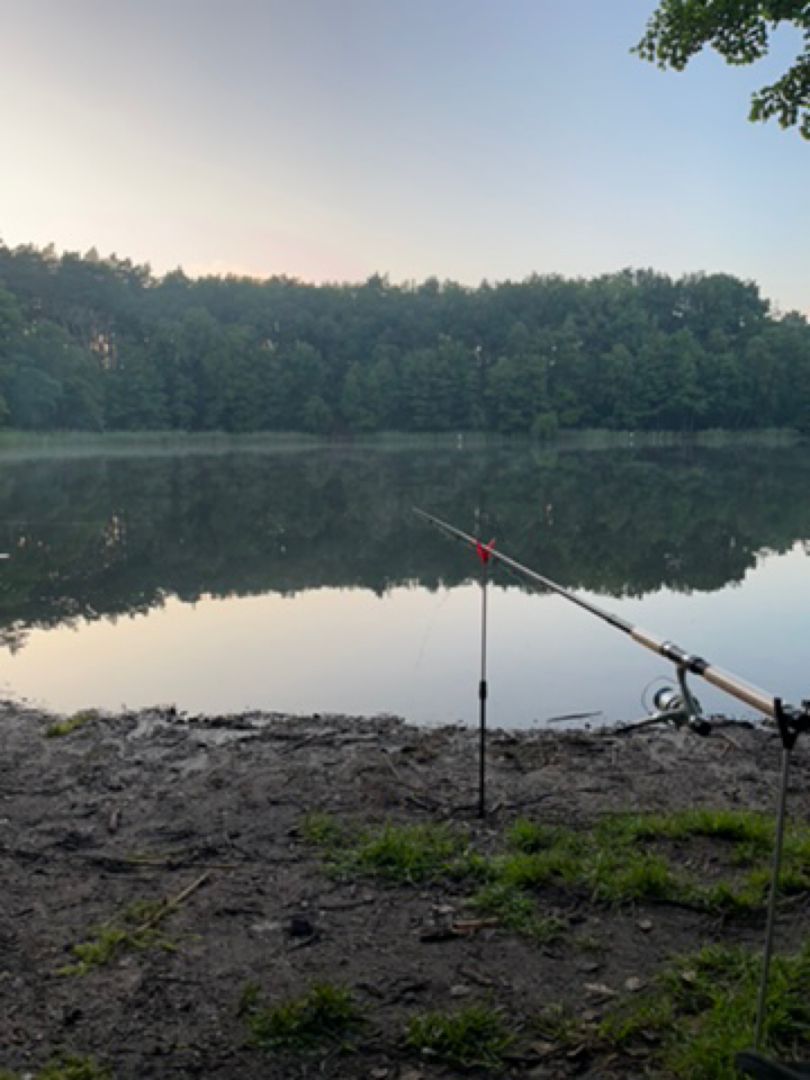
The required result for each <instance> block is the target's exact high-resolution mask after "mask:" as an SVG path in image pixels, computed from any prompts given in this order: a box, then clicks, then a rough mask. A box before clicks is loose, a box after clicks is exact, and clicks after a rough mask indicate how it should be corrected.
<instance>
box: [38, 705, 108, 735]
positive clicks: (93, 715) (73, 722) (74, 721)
mask: <svg viewBox="0 0 810 1080" xmlns="http://www.w3.org/2000/svg"><path fill="white" fill-rule="evenodd" d="M97 718H98V713H97V712H94V711H93V710H92V709H87V710H85V711H84V712H77V713H74V714H73V716H69V717H68V718H67V720H58V721H57V722H56V723H54V724H51V725H50V727H48V728H47V729H46V731H45V737H46V738H47V739H58V738H61V737H62V736H63V735H70V734H72V732H74V731H78V730H79V729H80V728H83V727H85V726H86V725H87V724H89V723H90V721H91V720H96V719H97Z"/></svg>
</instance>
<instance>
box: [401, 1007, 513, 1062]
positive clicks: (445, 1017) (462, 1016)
mask: <svg viewBox="0 0 810 1080" xmlns="http://www.w3.org/2000/svg"><path fill="white" fill-rule="evenodd" d="M513 1038H514V1035H513V1033H512V1032H511V1031H510V1030H509V1029H508V1028H507V1026H506V1024H505V1023H504V1021H503V1018H502V1016H501V1014H500V1013H499V1012H498V1011H497V1010H495V1009H489V1008H486V1007H485V1006H482V1005H470V1006H468V1007H467V1008H466V1009H461V1010H460V1011H458V1012H454V1013H444V1012H430V1013H423V1014H422V1015H420V1016H415V1017H413V1018H412V1019H411V1021H410V1023H409V1025H408V1033H407V1043H408V1045H409V1046H410V1047H412V1048H413V1049H414V1050H418V1051H419V1052H420V1053H422V1054H426V1055H429V1056H432V1057H435V1058H438V1059H439V1060H440V1061H442V1062H444V1063H445V1064H447V1065H454V1066H457V1067H460V1068H462V1069H470V1068H482V1069H487V1070H489V1071H491V1072H497V1071H499V1070H500V1069H502V1068H503V1065H504V1053H505V1051H506V1049H507V1048H508V1046H509V1045H510V1043H511V1042H512V1040H513Z"/></svg>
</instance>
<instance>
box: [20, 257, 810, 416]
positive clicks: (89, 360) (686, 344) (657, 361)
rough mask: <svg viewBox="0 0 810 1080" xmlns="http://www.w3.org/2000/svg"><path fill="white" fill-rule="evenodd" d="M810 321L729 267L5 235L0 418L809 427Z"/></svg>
mask: <svg viewBox="0 0 810 1080" xmlns="http://www.w3.org/2000/svg"><path fill="white" fill-rule="evenodd" d="M808 414H810V327H809V326H808V324H807V322H806V320H805V319H804V318H803V317H801V316H799V315H796V314H790V315H786V316H775V315H774V314H772V313H771V312H770V310H769V305H768V303H767V302H766V301H765V300H763V299H762V297H760V295H759V291H758V289H757V287H756V286H755V285H753V284H751V283H745V282H741V281H739V280H737V279H736V278H733V277H730V276H728V275H724V274H712V275H708V276H704V275H696V276H690V277H684V278H681V279H679V280H672V279H671V278H669V277H667V276H665V275H662V274H657V273H655V272H653V271H651V270H642V271H631V270H625V271H622V272H621V273H618V274H611V275H606V276H604V277H600V278H596V279H594V280H592V281H582V280H576V281H570V280H564V279H563V278H560V277H557V276H546V277H536V276H535V277H531V278H529V279H527V280H526V281H524V282H521V283H514V282H505V283H502V284H499V285H490V284H487V283H484V284H482V285H481V286H480V287H479V288H477V289H468V288H463V287H462V286H459V285H457V284H453V283H450V282H446V283H440V282H438V281H436V280H435V279H429V280H428V281H425V282H424V283H422V284H420V285H413V284H410V285H401V286H396V285H392V284H391V283H390V282H389V281H388V280H387V279H386V278H384V277H380V276H378V275H375V276H374V277H372V278H370V279H369V280H368V281H366V282H365V283H363V284H360V285H325V286H318V287H316V286H312V285H304V284H302V283H300V282H297V281H293V280H290V279H288V278H271V279H269V280H267V281H255V280H251V279H246V278H235V277H227V278H213V277H210V278H203V279H200V280H192V279H189V278H187V277H186V276H185V275H184V274H183V273H182V272H181V271H175V272H174V273H171V274H168V275H166V276H164V277H162V278H157V277H154V276H153V275H152V274H151V273H150V272H149V270H148V268H146V267H137V266H134V265H133V264H132V263H131V262H129V261H128V260H122V259H118V258H116V257H115V256H111V257H110V258H105V259H102V258H100V257H99V256H98V255H97V254H96V253H95V252H92V251H91V252H88V253H87V255H85V256H78V255H75V254H65V255H62V256H61V257H60V256H59V255H57V254H56V252H55V251H54V250H53V249H52V248H46V249H44V250H37V249H35V248H33V247H21V248H16V249H14V250H11V249H9V248H8V247H5V246H3V245H2V244H0V426H5V427H13V428H23V429H31V430H55V429H79V430H90V431H103V430H143V429H148V430H155V429H177V430H185V431H211V430H224V431H233V432H241V431H264V430H269V431H274V430H275V431H279V430H287V431H290V430H295V431H308V432H314V433H323V434H342V433H348V432H371V431H379V430H400V431H462V430H482V431H497V432H503V433H517V434H533V435H534V436H539V437H546V436H549V435H552V434H553V433H554V432H555V431H556V430H557V429H558V427H567V428H582V427H595V426H599V427H609V428H629V429H633V428H638V429H648V430H649V429H660V428H668V429H674V430H686V431H689V430H694V429H698V428H707V427H727V428H742V427H774V426H791V427H798V428H801V429H802V430H807V427H808V424H810V421H808Z"/></svg>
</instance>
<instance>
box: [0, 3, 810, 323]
mask: <svg viewBox="0 0 810 1080" xmlns="http://www.w3.org/2000/svg"><path fill="white" fill-rule="evenodd" d="M655 6H656V5H655V2H654V0H576V2H573V0H69V2H68V0H25V2H24V3H20V0H0V133H2V134H1V135H0V155H1V156H0V239H2V240H3V241H4V242H5V243H6V244H9V245H16V244H21V243H34V244H36V245H40V246H41V245H45V244H48V243H53V244H54V245H55V246H56V248H57V249H58V250H60V251H62V250H71V251H82V252H83V251H86V250H88V249H89V248H91V247H95V248H96V249H97V250H98V251H99V252H100V253H101V254H103V255H105V254H110V253H113V252H114V253H116V254H118V255H119V256H121V257H125V256H126V257H129V258H132V259H133V260H134V261H136V262H139V263H149V264H150V265H151V267H152V268H153V270H154V271H155V272H156V273H164V272H166V271H168V270H170V269H173V268H175V267H177V266H182V267H183V268H184V269H185V270H186V272H187V273H189V274H193V275H197V274H205V273H217V274H225V273H237V274H249V275H252V276H256V277H267V276H270V275H273V274H287V275H290V276H293V277H298V278H300V279H302V280H306V281H316V282H320V281H327V280H328V281H359V280H363V279H365V278H367V277H368V276H369V275H371V274H373V273H381V274H388V275H389V277H390V279H391V280H392V281H395V282H401V281H408V280H423V279H424V278H426V277H429V276H436V277H438V278H439V279H442V280H444V279H452V280H455V281H459V282H462V283H464V284H468V285H477V284H478V283H479V282H480V281H482V280H483V279H487V280H489V281H491V282H493V281H501V280H505V279H511V280H521V279H523V278H525V277H526V276H527V275H529V274H531V273H538V274H548V273H559V274H563V275H565V276H571V277H592V276H594V275H597V274H600V273H607V272H611V271H616V270H620V269H622V268H623V267H652V268H654V269H656V270H659V271H662V272H665V273H669V274H672V275H676V276H677V275H680V274H683V273H695V272H700V271H703V272H714V271H723V272H726V273H731V274H734V275H736V276H738V277H741V278H743V279H745V280H753V281H756V282H757V283H758V284H759V285H760V287H761V289H762V292H763V294H764V295H765V296H766V297H768V298H769V299H770V300H771V301H772V302H773V304H774V306H775V307H776V308H777V309H778V310H781V311H788V310H800V311H802V312H804V313H805V314H807V315H810V269H808V252H809V251H810V143H808V142H806V141H804V140H802V139H801V138H800V137H799V135H798V134H797V133H796V132H795V131H789V132H784V131H782V130H781V129H780V128H779V127H778V126H777V125H776V124H775V123H773V122H772V123H770V124H751V123H749V122H748V120H747V113H748V105H749V99H750V95H751V92H752V91H753V90H755V89H757V88H758V87H760V86H762V85H764V84H765V83H767V82H768V81H769V80H770V79H773V78H774V77H775V76H776V75H778V74H779V73H781V71H782V70H783V69H784V68H785V67H786V66H787V64H788V63H789V62H790V60H791V59H792V58H793V56H795V54H796V53H797V52H798V47H799V43H798V41H797V39H795V38H794V37H793V36H792V34H791V32H789V31H784V32H781V31H780V33H779V34H778V35H777V37H776V38H775V39H774V41H773V45H772V49H771V52H770V54H769V56H768V57H767V58H766V59H765V60H764V61H762V62H760V63H759V64H757V65H754V66H753V67H750V68H732V67H729V66H727V65H726V64H725V63H724V62H723V61H722V60H721V59H720V58H719V57H717V56H716V55H714V54H712V53H707V54H705V55H701V56H700V57H698V58H697V59H696V60H695V61H693V62H692V64H690V66H689V67H688V68H687V70H686V71H685V72H683V73H674V72H662V71H660V70H658V69H657V68H656V67H654V66H653V65H651V64H649V63H645V62H643V61H641V60H639V59H638V58H637V57H635V56H633V55H631V53H630V48H631V46H632V45H634V44H635V43H636V42H637V41H638V39H639V38H640V37H641V35H642V33H643V31H644V27H645V25H646V22H647V19H648V18H649V17H650V15H651V14H652V12H653V10H654V8H655Z"/></svg>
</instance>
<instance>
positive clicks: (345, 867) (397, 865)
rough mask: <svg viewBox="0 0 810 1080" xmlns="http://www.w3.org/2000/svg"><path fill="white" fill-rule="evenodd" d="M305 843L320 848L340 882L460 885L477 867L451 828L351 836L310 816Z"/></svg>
mask: <svg viewBox="0 0 810 1080" xmlns="http://www.w3.org/2000/svg"><path fill="white" fill-rule="evenodd" d="M301 832H302V835H303V837H304V839H306V840H307V841H308V842H309V843H312V844H314V845H315V846H316V847H319V848H320V849H321V850H322V851H323V853H324V855H325V856H326V859H327V861H328V862H329V863H330V865H331V867H332V869H333V871H334V872H335V873H337V874H338V875H339V876H340V877H351V876H353V875H360V876H364V877H373V878H378V879H382V880H384V881H390V882H395V883H399V884H421V883H424V882H427V881H438V880H441V879H446V878H455V879H461V878H464V877H467V876H470V875H471V874H474V873H475V872H476V866H477V865H478V863H477V860H476V858H475V857H473V856H472V853H471V851H470V848H469V840H468V838H467V836H466V834H464V833H462V832H460V831H458V830H454V829H451V828H449V827H448V826H447V825H443V824H439V825H432V824H427V825H392V824H390V823H387V824H385V825H382V826H381V827H379V828H376V829H366V830H362V831H356V832H353V833H352V832H351V831H349V830H347V829H345V828H344V827H342V826H341V825H340V824H338V823H337V822H336V821H335V820H334V819H333V818H330V817H329V816H328V815H325V814H317V815H313V814H310V815H308V817H307V818H305V820H304V823H303V825H302V829H301Z"/></svg>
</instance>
